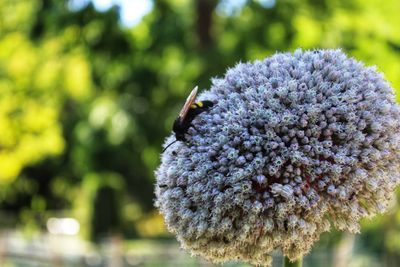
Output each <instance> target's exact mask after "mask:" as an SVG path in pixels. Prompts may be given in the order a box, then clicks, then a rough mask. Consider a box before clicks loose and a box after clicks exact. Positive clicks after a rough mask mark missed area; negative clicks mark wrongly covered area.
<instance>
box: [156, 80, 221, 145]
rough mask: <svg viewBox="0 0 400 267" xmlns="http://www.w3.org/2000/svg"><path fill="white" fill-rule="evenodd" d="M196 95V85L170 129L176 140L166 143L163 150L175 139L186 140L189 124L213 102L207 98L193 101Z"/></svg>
mask: <svg viewBox="0 0 400 267" xmlns="http://www.w3.org/2000/svg"><path fill="white" fill-rule="evenodd" d="M196 95H197V86H196V87H195V88H194V89H193V90H192V92H191V93H190V95H189V96H188V98H187V99H186V102H185V104H184V105H183V107H182V109H181V111H180V112H179V115H178V117H177V118H176V119H175V121H174V125H173V127H172V130H173V131H174V133H175V138H176V140H175V141H173V142H172V143H170V144H169V145H167V146H166V147H165V148H164V150H163V152H164V151H165V150H167V148H168V147H169V146H170V145H172V144H173V143H175V142H176V141H183V142H184V141H186V138H185V134H186V132H187V131H188V130H189V128H190V126H192V121H193V119H194V118H195V117H196V116H197V115H199V114H200V113H202V112H203V111H206V110H208V109H209V108H211V107H212V106H213V105H214V103H213V102H212V101H209V100H204V101H199V102H194V101H195V100H196Z"/></svg>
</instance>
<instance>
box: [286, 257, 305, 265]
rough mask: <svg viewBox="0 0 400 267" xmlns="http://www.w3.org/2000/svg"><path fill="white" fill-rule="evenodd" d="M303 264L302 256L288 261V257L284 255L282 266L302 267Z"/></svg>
mask: <svg viewBox="0 0 400 267" xmlns="http://www.w3.org/2000/svg"><path fill="white" fill-rule="evenodd" d="M302 266H303V258H300V259H298V260H297V261H295V262H291V261H289V259H288V258H286V257H284V260H283V267H302Z"/></svg>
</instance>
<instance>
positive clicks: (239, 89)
mask: <svg viewBox="0 0 400 267" xmlns="http://www.w3.org/2000/svg"><path fill="white" fill-rule="evenodd" d="M199 99H200V100H212V101H213V102H214V103H215V104H214V107H213V108H212V109H210V110H208V111H207V112H203V113H201V114H200V115H198V116H197V117H196V118H195V119H194V120H193V127H191V128H190V129H189V131H188V133H187V135H186V137H187V142H176V143H175V144H174V145H173V146H171V147H170V148H169V149H168V150H166V152H165V153H164V154H163V155H162V158H161V165H160V167H159V168H158V169H157V171H156V177H157V185H156V196H157V199H156V206H157V207H159V209H160V211H161V213H162V214H163V215H164V217H165V221H166V224H167V227H168V229H169V230H170V231H171V232H173V233H174V234H175V235H176V236H177V238H178V240H179V241H180V242H181V244H182V246H183V247H184V248H187V249H189V250H190V251H192V253H193V254H195V255H201V256H203V257H205V258H207V259H209V260H211V261H213V262H224V261H227V260H235V259H237V260H243V261H247V262H250V263H253V264H263V265H265V264H267V265H269V264H270V262H271V259H272V258H271V253H272V251H273V250H274V249H280V250H282V253H283V254H284V255H285V256H287V257H289V258H290V259H292V260H294V259H297V258H299V257H301V256H302V255H303V254H305V253H307V252H308V251H309V250H310V248H311V246H312V244H313V243H314V242H315V241H316V240H318V239H319V236H320V234H321V233H322V232H324V231H328V230H329V228H330V226H331V223H332V224H333V226H334V227H336V228H337V229H339V230H346V231H349V232H353V233H354V232H359V229H360V225H359V221H360V219H361V218H363V217H370V216H373V215H375V214H377V213H381V212H383V211H385V209H386V208H387V206H388V203H389V201H390V198H391V197H393V191H394V189H395V187H396V186H397V185H398V184H399V182H400V175H399V170H400V138H399V137H400V135H399V132H400V119H399V118H400V109H399V107H398V106H397V105H396V104H395V98H394V94H393V90H392V88H391V87H390V85H389V84H388V83H387V82H386V81H385V80H384V78H383V77H382V74H380V73H378V72H377V71H376V70H375V69H374V68H371V67H365V66H364V65H363V64H362V63H360V62H358V61H356V60H354V59H352V58H349V57H347V56H346V55H345V54H344V53H343V52H341V51H340V50H316V51H302V50H297V51H295V52H294V54H289V53H285V54H281V53H278V54H275V55H273V56H271V57H268V58H266V59H264V60H262V61H255V62H253V63H240V64H238V65H236V66H235V67H234V68H232V69H229V70H228V71H227V73H226V74H225V77H224V78H221V79H214V80H213V81H212V86H211V89H210V90H209V91H206V92H204V93H203V94H202V95H201V96H200V97H199ZM173 140H174V137H173V136H170V137H169V138H167V140H166V143H169V142H171V141H173Z"/></svg>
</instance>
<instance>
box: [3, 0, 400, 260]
mask: <svg viewBox="0 0 400 267" xmlns="http://www.w3.org/2000/svg"><path fill="white" fill-rule="evenodd" d="M239 2H243V5H240V4H238V3H239ZM399 9H400V2H399V1H396V0H388V1H385V2H384V3H383V2H381V1H378V0H365V1H360V0H351V1H348V0H340V1H334V0H322V1H319V0H318V1H317V0H307V1H300V0H296V1H287V0H281V1H274V0H253V1H250V0H248V1H237V2H235V1H233V0H219V1H217V0H205V1H193V0H192V1H190V0H185V1H175V0H157V1H154V2H153V9H152V11H151V12H150V13H149V14H148V15H147V16H146V17H144V19H143V20H142V21H141V22H140V23H139V24H138V25H136V26H135V27H133V28H131V29H129V28H125V27H123V26H121V24H120V23H119V13H118V12H119V8H118V7H112V8H111V9H109V10H107V11H105V12H99V11H97V10H96V9H95V8H94V7H93V5H92V4H91V3H90V2H89V1H88V2H87V5H84V6H82V7H81V9H79V10H71V9H70V8H68V1H66V0H38V1H29V0H18V1H14V0H5V1H1V2H0V181H2V182H3V185H2V187H1V188H0V200H1V202H0V208H2V209H6V210H9V211H11V212H14V213H15V214H16V215H19V216H20V217H19V221H20V222H23V223H26V222H27V221H30V220H33V219H32V218H37V217H35V216H34V215H35V214H37V213H40V214H42V215H43V217H39V218H41V219H43V220H44V219H45V218H46V216H48V215H49V213H51V212H56V211H58V210H61V209H73V211H74V215H75V216H77V217H78V218H79V219H80V222H81V223H82V225H83V226H84V229H86V230H85V231H84V232H85V233H84V234H85V235H86V236H87V237H89V236H90V232H91V230H94V229H97V228H98V227H100V226H96V223H97V220H96V219H94V218H92V217H91V216H92V214H95V213H93V210H92V208H93V206H96V205H97V206H98V205H100V206H103V204H102V203H106V202H107V198H108V197H107V195H109V194H110V195H113V194H114V193H110V192H111V191H110V192H108V191H107V190H109V189H107V190H106V189H101V188H103V186H106V187H107V186H109V185H108V184H107V183H106V184H104V183H103V182H104V181H105V180H108V179H111V180H112V179H116V180H122V182H121V187H123V188H124V190H123V191H118V190H120V189H115V188H119V187H113V188H114V189H115V190H117V192H119V193H118V194H120V195H121V198H120V199H119V200H118V201H116V202H115V203H118V204H114V205H113V207H115V206H117V205H121V211H122V212H121V214H120V215H118V216H121V217H120V218H121V223H120V224H119V223H118V225H119V227H118V229H116V231H123V232H124V233H125V234H127V235H129V236H130V237H133V236H137V235H138V234H140V232H139V231H136V230H135V229H134V227H133V225H137V227H138V229H145V228H146V227H144V225H145V224H146V220H148V221H147V222H149V224H148V225H160V224H159V220H160V218H159V217H157V216H156V215H154V213H153V208H152V205H153V194H152V191H153V186H152V183H153V179H154V178H153V171H154V169H155V168H156V167H157V165H158V161H159V157H158V155H159V153H160V151H161V142H162V140H163V139H164V137H165V136H166V135H167V134H168V133H169V132H170V130H171V125H172V122H173V120H174V119H175V117H176V114H177V112H178V110H179V109H180V107H181V105H182V102H183V101H184V99H185V98H186V95H187V94H188V92H189V91H190V89H191V88H192V87H194V85H199V87H200V88H208V87H209V86H210V77H214V76H216V75H222V74H223V73H224V72H225V69H226V67H227V66H232V65H233V64H235V63H236V62H238V61H240V60H242V61H246V60H254V59H262V58H264V57H265V56H268V55H270V54H272V53H274V52H275V51H278V50H280V51H281V50H283V51H286V50H293V49H294V48H296V47H299V46H300V47H304V48H310V49H311V48H317V47H322V48H337V47H342V48H343V49H345V50H346V52H348V53H350V54H352V55H354V56H355V57H357V58H358V59H360V60H364V61H366V62H367V63H368V64H376V65H377V66H378V68H379V69H380V70H382V71H383V72H384V73H385V75H386V76H387V77H388V79H389V80H390V81H391V82H392V83H393V85H394V87H395V88H397V89H399V88H400V76H399V75H398V73H399V71H400V49H399V47H400V29H399V27H397V25H400V17H399V16H397V10H399ZM106 174H107V175H106ZM106 177H108V178H106ZM109 177H113V178H109ZM116 177H119V178H116ZM11 181H13V182H11ZM97 190H100V191H99V192H97ZM104 190H106V191H107V192H106V191H104ZM96 192H97V193H96ZM119 203H121V204H119ZM110 210H112V208H110ZM132 213H134V214H132ZM95 216H97V215H95ZM99 216H100V215H99ZM110 216H111V215H110ZM115 216H117V215H115ZM396 216H397V215H396ZM100 217H101V216H100ZM150 221H151V222H153V224H152V223H151V222H150ZM110 223H111V222H110ZM382 223H383V222H382ZM90 224H92V226H93V227H94V229H90ZM392 224H393V223H392ZM399 225H400V224H399ZM101 227H102V226H101ZM101 227H100V228H101ZM100 228H99V229H100ZM389 228H390V227H388V229H389ZM132 229H133V230H132ZM377 229H378V228H377ZM390 229H392V228H390ZM395 229H396V231H397V226H396V227H395ZM95 231H96V230H95ZM148 231H151V229H150V230H146V231H145V232H146V235H149V236H150V235H151V233H148ZM380 231H383V230H380ZM160 232H161V231H160V230H159V229H154V233H160ZM382 238H383V237H382ZM382 242H383V241H382ZM382 242H381V243H379V242H377V243H376V244H377V245H376V246H378V244H382ZM326 243H328V242H325V243H324V242H322V243H321V245H326ZM383 243H384V242H383ZM376 246H375V248H376ZM394 253H395V252H394Z"/></svg>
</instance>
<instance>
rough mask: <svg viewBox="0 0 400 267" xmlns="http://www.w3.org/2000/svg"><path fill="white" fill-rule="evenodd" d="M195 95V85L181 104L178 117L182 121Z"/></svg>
mask: <svg viewBox="0 0 400 267" xmlns="http://www.w3.org/2000/svg"><path fill="white" fill-rule="evenodd" d="M196 95H197V86H196V87H195V88H193V90H192V92H190V95H189V96H188V98H187V99H186V102H185V105H183V107H182V109H181V112H179V119H180V120H181V121H183V120H184V119H185V117H186V115H187V113H188V111H189V109H190V106H191V105H192V104H193V103H194V101H195V99H196Z"/></svg>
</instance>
